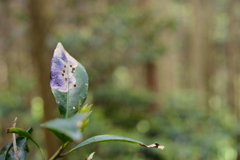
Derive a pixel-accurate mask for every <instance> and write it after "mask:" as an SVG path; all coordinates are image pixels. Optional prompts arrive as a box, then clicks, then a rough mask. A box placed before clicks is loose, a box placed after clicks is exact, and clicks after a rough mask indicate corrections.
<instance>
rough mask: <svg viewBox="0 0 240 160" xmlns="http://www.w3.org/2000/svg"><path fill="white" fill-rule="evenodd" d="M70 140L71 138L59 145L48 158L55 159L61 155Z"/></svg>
mask: <svg viewBox="0 0 240 160" xmlns="http://www.w3.org/2000/svg"><path fill="white" fill-rule="evenodd" d="M70 142H72V141H71V140H69V141H67V142H66V143H64V144H63V145H61V147H60V148H59V149H58V150H57V151H56V152H55V153H54V155H53V156H52V157H51V158H50V159H49V160H55V159H57V158H60V157H63V156H62V155H61V153H62V151H63V150H64V149H65V148H66V147H67V146H68V145H69V143H70Z"/></svg>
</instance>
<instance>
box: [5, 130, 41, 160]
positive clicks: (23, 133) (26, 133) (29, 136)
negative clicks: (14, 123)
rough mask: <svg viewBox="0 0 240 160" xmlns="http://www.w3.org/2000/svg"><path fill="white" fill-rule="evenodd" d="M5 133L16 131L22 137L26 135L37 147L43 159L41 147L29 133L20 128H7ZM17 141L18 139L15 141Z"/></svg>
mask: <svg viewBox="0 0 240 160" xmlns="http://www.w3.org/2000/svg"><path fill="white" fill-rule="evenodd" d="M7 133H16V134H19V135H21V136H23V137H26V138H27V139H29V140H31V141H32V142H33V143H34V144H35V145H36V146H37V147H38V149H39V151H40V152H41V155H42V158H43V159H44V154H43V150H42V148H41V147H40V146H39V145H38V143H37V142H36V141H35V140H34V139H33V138H32V136H31V134H30V133H29V132H27V131H25V130H23V129H21V128H9V129H8V130H7ZM17 142H18V141H17Z"/></svg>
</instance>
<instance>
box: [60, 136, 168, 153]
mask: <svg viewBox="0 0 240 160" xmlns="http://www.w3.org/2000/svg"><path fill="white" fill-rule="evenodd" d="M109 141H120V142H127V143H132V144H136V145H140V146H143V147H147V148H159V149H163V148H164V146H160V145H159V144H158V143H154V144H151V145H146V144H144V143H142V142H140V141H137V140H134V139H131V138H127V137H121V136H116V135H99V136H94V137H92V138H89V139H87V140H85V141H83V142H82V143H80V144H78V145H77V146H75V147H74V148H72V149H71V150H69V151H68V152H67V153H64V155H67V154H69V153H71V152H73V151H75V150H76V149H78V148H81V147H83V146H86V145H89V144H92V143H99V142H109Z"/></svg>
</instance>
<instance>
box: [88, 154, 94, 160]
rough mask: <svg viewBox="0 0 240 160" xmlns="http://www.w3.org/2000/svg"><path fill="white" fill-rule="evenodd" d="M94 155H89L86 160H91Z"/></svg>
mask: <svg viewBox="0 0 240 160" xmlns="http://www.w3.org/2000/svg"><path fill="white" fill-rule="evenodd" d="M94 154H95V152H93V153H91V154H90V155H89V156H88V158H87V159H86V160H92V159H93V155H94Z"/></svg>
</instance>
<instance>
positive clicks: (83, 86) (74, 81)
mask: <svg viewBox="0 0 240 160" xmlns="http://www.w3.org/2000/svg"><path fill="white" fill-rule="evenodd" d="M50 86H51V89H52V92H53V95H54V97H55V99H56V102H57V104H58V108H59V111H60V114H61V115H62V117H64V118H68V117H71V116H73V115H74V114H76V113H77V111H78V107H79V106H81V105H82V104H83V103H84V102H85V100H86V98H87V90H88V75H87V72H86V70H85V68H84V67H83V66H82V65H81V64H80V63H79V62H78V61H76V60H75V59H74V58H73V57H71V56H70V55H69V54H68V53H67V51H66V50H65V49H64V48H63V46H62V44H61V43H58V45H57V47H56V49H55V51H54V55H53V58H52V66H51V73H50Z"/></svg>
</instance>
